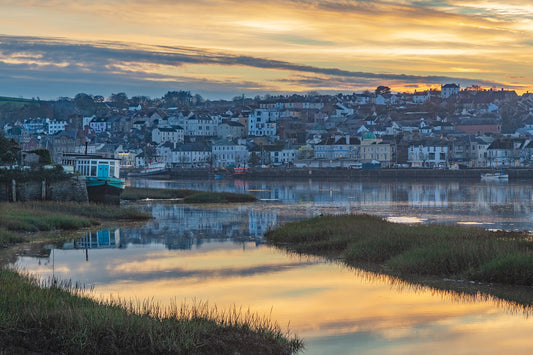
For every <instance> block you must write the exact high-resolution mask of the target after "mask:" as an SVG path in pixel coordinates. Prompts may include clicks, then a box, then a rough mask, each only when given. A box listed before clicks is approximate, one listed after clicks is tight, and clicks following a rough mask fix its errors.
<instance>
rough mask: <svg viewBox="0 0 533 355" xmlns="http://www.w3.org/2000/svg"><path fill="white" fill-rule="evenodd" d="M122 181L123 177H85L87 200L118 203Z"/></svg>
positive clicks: (122, 187) (122, 188)
mask: <svg viewBox="0 0 533 355" xmlns="http://www.w3.org/2000/svg"><path fill="white" fill-rule="evenodd" d="M124 183H125V182H124V179H117V178H95V177H87V178H86V184H87V195H88V197H89V202H95V203H103V204H111V205H119V204H120V195H121V194H122V191H123V190H124Z"/></svg>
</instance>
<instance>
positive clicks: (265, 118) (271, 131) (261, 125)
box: [248, 109, 279, 137]
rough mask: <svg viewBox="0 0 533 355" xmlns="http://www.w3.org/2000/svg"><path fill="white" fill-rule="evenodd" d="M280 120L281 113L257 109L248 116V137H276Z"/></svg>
mask: <svg viewBox="0 0 533 355" xmlns="http://www.w3.org/2000/svg"><path fill="white" fill-rule="evenodd" d="M278 118H279V111H274V110H264V109H255V110H254V111H253V112H252V113H251V114H250V115H249V116H248V135H249V136H256V137H259V136H267V137H274V136H275V135H276V132H277V126H276V121H277V120H278Z"/></svg>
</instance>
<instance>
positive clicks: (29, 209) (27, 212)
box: [0, 201, 151, 247]
mask: <svg viewBox="0 0 533 355" xmlns="http://www.w3.org/2000/svg"><path fill="white" fill-rule="evenodd" d="M149 218H151V216H150V215H149V214H147V213H145V212H142V211H140V210H137V209H135V208H124V207H119V206H109V205H95V204H87V203H85V204H83V203H76V202H52V201H32V202H17V203H7V202H3V203H0V247H5V246H8V245H10V244H15V243H20V242H23V241H25V240H26V238H24V236H25V235H26V234H27V233H34V232H45V231H57V230H77V229H82V228H87V227H91V226H94V225H98V224H100V223H101V222H102V221H142V220H146V219H149Z"/></svg>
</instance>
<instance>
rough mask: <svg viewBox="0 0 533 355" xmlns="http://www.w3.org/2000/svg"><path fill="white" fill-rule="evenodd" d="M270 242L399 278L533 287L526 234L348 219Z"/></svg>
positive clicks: (309, 224)
mask: <svg viewBox="0 0 533 355" xmlns="http://www.w3.org/2000/svg"><path fill="white" fill-rule="evenodd" d="M265 237H266V238H267V240H268V241H269V242H270V243H273V244H276V245H279V246H281V245H283V246H284V247H285V248H288V249H290V250H294V251H296V252H299V253H310V254H315V255H321V256H327V257H333V258H339V259H341V260H343V261H344V262H345V263H347V264H349V265H352V266H358V265H359V264H361V263H374V264H375V265H380V266H381V270H382V271H384V272H386V273H389V274H392V275H394V276H400V277H412V276H439V277H441V276H445V277H449V278H460V279H469V280H474V281H483V282H498V283H502V284H510V285H524V286H533V273H532V272H531V270H533V240H532V239H531V236H530V235H529V234H528V233H526V232H506V231H496V232H493V231H488V230H486V229H483V228H477V227H465V226H446V225H437V224H430V225H423V224H419V225H407V224H397V223H391V222H388V221H386V220H384V219H382V218H379V217H376V216H370V215H344V216H320V217H316V218H313V219H311V220H307V221H300V222H294V223H289V224H286V225H285V226H283V227H281V228H279V229H277V230H273V231H269V232H267V233H266V234H265Z"/></svg>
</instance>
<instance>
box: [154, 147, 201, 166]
mask: <svg viewBox="0 0 533 355" xmlns="http://www.w3.org/2000/svg"><path fill="white" fill-rule="evenodd" d="M156 152H157V155H158V156H159V157H160V158H161V160H162V161H163V162H165V163H166V164H167V166H172V167H175V166H184V167H201V166H205V165H208V164H211V147H210V146H209V145H207V144H203V143H188V144H176V143H170V142H167V143H164V144H161V145H159V146H158V147H157V148H156Z"/></svg>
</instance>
